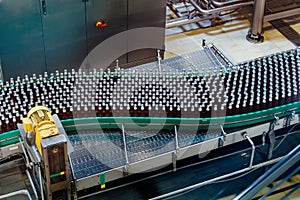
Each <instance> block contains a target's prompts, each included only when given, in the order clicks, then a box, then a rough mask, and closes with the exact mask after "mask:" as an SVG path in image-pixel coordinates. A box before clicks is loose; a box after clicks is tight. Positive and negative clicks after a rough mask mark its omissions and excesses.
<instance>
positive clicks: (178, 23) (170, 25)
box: [166, 16, 214, 28]
mask: <svg viewBox="0 0 300 200" xmlns="http://www.w3.org/2000/svg"><path fill="white" fill-rule="evenodd" d="M211 19H214V16H206V17H197V18H194V19H188V18H187V17H181V18H178V19H176V20H172V21H169V22H167V24H166V28H173V27H178V26H183V25H186V24H191V23H197V22H200V21H204V20H211Z"/></svg>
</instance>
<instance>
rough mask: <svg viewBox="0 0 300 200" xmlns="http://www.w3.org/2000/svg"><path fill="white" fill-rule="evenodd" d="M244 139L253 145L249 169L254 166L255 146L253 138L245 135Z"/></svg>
mask: <svg viewBox="0 0 300 200" xmlns="http://www.w3.org/2000/svg"><path fill="white" fill-rule="evenodd" d="M244 137H245V138H246V139H247V140H248V141H249V143H250V144H251V148H252V153H251V158H250V164H249V168H252V166H253V160H254V154H255V145H254V143H253V141H252V140H251V138H250V137H249V136H248V135H247V134H245V135H244Z"/></svg>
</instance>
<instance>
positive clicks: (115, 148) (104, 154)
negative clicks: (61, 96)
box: [69, 129, 219, 179]
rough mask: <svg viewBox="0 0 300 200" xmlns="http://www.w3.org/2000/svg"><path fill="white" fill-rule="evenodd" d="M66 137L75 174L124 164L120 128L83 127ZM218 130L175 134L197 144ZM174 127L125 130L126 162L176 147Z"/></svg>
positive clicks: (186, 142)
mask: <svg viewBox="0 0 300 200" xmlns="http://www.w3.org/2000/svg"><path fill="white" fill-rule="evenodd" d="M69 134H72V135H69V139H70V141H71V143H72V145H73V147H74V152H72V153H71V154H70V158H71V163H72V166H73V171H74V175H75V177H76V178H77V179H81V178H83V177H88V176H91V175H93V174H97V173H101V172H104V171H107V170H110V169H113V168H118V167H121V166H125V165H126V159H125V153H124V152H125V151H124V145H123V137H122V133H121V131H118V130H115V131H112V130H107V131H104V132H103V131H100V130H99V129H97V130H84V131H80V133H79V134H78V133H77V132H70V133H69ZM218 136H219V134H218V133H217V132H215V133H210V134H207V133H200V132H199V133H196V134H195V133H194V132H192V131H185V133H184V134H180V135H179V137H178V142H179V147H180V148H182V147H186V146H189V145H193V144H197V143H200V142H203V141H205V140H209V139H211V138H214V137H218ZM174 144H175V135H174V132H173V131H166V130H161V131H158V132H155V131H153V130H145V131H136V132H133V131H130V132H126V145H127V148H126V150H127V152H128V161H129V163H135V162H138V161H142V160H145V159H147V158H151V157H153V156H158V155H161V154H163V153H167V152H170V151H174V150H176V146H175V145H174Z"/></svg>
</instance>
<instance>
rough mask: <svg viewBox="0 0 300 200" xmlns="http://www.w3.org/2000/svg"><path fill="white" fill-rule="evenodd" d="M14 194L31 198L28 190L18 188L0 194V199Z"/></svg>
mask: <svg viewBox="0 0 300 200" xmlns="http://www.w3.org/2000/svg"><path fill="white" fill-rule="evenodd" d="M16 195H26V196H27V197H28V199H30V200H32V198H31V196H30V194H29V192H28V190H18V191H15V192H11V193H8V194H3V195H0V199H5V198H8V197H12V196H16Z"/></svg>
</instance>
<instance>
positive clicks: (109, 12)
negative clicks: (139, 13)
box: [86, 0, 127, 65]
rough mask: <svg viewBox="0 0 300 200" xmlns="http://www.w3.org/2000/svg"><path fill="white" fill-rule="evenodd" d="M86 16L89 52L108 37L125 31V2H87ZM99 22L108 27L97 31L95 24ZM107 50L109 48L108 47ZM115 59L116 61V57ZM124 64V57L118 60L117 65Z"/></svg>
mask: <svg viewBox="0 0 300 200" xmlns="http://www.w3.org/2000/svg"><path fill="white" fill-rule="evenodd" d="M86 15H87V25H86V26H87V40H88V41H87V43H88V51H89V52H90V51H92V50H93V49H94V48H95V47H96V46H97V45H98V44H100V43H101V42H103V41H104V40H106V39H108V38H109V37H111V36H113V35H116V34H118V33H121V32H123V31H126V30H127V1H124V0H109V1H102V0H89V1H87V2H86ZM100 20H104V21H106V22H107V23H108V27H104V28H101V29H98V28H97V27H96V23H97V21H100ZM107 48H110V47H109V46H108V47H107ZM123 48H126V47H123ZM110 51H111V53H114V51H113V49H112V50H111V49H110ZM99 57H101V55H99ZM115 57H116V59H118V55H116V56H115ZM104 59H105V58H104ZM126 62H127V56H126V55H125V56H122V57H121V58H119V63H126ZM113 65H114V64H113Z"/></svg>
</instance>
